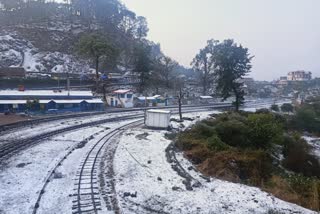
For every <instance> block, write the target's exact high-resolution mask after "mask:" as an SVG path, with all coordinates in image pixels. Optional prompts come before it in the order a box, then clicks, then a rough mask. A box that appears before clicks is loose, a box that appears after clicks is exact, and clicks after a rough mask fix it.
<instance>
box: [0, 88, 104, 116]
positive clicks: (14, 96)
mask: <svg viewBox="0 0 320 214" xmlns="http://www.w3.org/2000/svg"><path fill="white" fill-rule="evenodd" d="M50 109H55V110H56V111H101V110H104V102H103V101H102V100H101V99H100V98H95V97H94V96H93V93H92V92H91V91H73V90H70V91H67V90H0V112H6V111H11V112H24V111H26V110H28V111H34V112H37V111H41V112H47V111H48V110H50Z"/></svg>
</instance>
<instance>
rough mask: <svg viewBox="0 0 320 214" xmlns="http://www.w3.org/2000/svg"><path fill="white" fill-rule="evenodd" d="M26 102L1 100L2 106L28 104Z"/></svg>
mask: <svg viewBox="0 0 320 214" xmlns="http://www.w3.org/2000/svg"><path fill="white" fill-rule="evenodd" d="M26 103H27V101H26V100H0V104H26Z"/></svg>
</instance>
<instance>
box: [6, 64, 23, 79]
mask: <svg viewBox="0 0 320 214" xmlns="http://www.w3.org/2000/svg"><path fill="white" fill-rule="evenodd" d="M25 77H26V71H25V70H24V68H22V67H14V68H11V67H9V68H0V78H8V79H10V78H25Z"/></svg>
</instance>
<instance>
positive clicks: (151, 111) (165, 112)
mask: <svg viewBox="0 0 320 214" xmlns="http://www.w3.org/2000/svg"><path fill="white" fill-rule="evenodd" d="M147 112H150V113H160V114H170V113H171V111H166V110H159V109H151V110H148V111H147Z"/></svg>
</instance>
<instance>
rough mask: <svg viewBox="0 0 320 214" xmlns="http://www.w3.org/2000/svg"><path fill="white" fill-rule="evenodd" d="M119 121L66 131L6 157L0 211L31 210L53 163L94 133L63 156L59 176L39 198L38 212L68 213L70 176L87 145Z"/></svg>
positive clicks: (1, 172)
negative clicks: (82, 145) (84, 141)
mask: <svg viewBox="0 0 320 214" xmlns="http://www.w3.org/2000/svg"><path fill="white" fill-rule="evenodd" d="M129 122H130V121H121V122H113V123H107V124H103V125H99V126H95V127H90V128H84V129H81V130H77V131H74V132H68V133H65V134H63V135H59V136H56V137H53V138H50V139H47V140H45V141H44V142H42V143H41V144H39V145H37V146H34V147H32V148H29V149H26V150H25V151H23V152H21V154H19V155H17V156H14V157H12V158H11V159H10V162H9V165H8V166H7V167H6V168H4V169H1V170H0V187H1V191H0V199H1V200H0V213H6V214H17V213H19V214H29V213H32V211H33V207H34V205H35V203H36V200H37V197H38V195H39V193H40V190H41V188H42V187H43V185H44V183H45V181H46V178H47V176H48V175H49V173H50V172H51V171H52V170H53V168H54V167H55V166H56V164H57V163H58V162H59V161H60V160H61V159H62V158H63V157H64V156H65V155H66V154H68V152H69V151H71V150H72V149H73V148H74V146H76V145H78V143H79V142H80V141H82V140H83V139H85V138H88V137H89V136H92V135H93V136H94V138H93V139H92V140H90V141H89V142H88V143H87V144H86V145H85V146H84V147H83V148H81V149H76V150H74V151H73V152H72V153H71V154H70V155H68V156H67V159H65V160H64V161H63V162H62V165H61V166H59V167H58V168H57V170H56V172H59V173H62V178H52V177H51V180H50V182H49V183H48V185H47V187H46V189H45V193H44V194H43V196H42V199H41V201H40V207H39V209H38V213H43V214H47V213H59V214H60V213H71V212H72V200H73V199H74V198H73V197H70V195H71V194H73V193H74V192H73V189H74V179H75V176H76V173H77V170H78V168H79V165H80V163H81V161H82V160H83V158H84V156H85V154H86V153H87V152H88V150H89V149H90V148H91V146H92V145H93V144H94V143H95V142H97V141H98V140H99V139H100V138H101V137H102V136H104V135H106V134H107V133H109V132H110V131H111V130H113V129H114V128H117V127H119V126H122V125H124V124H127V123H129Z"/></svg>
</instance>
